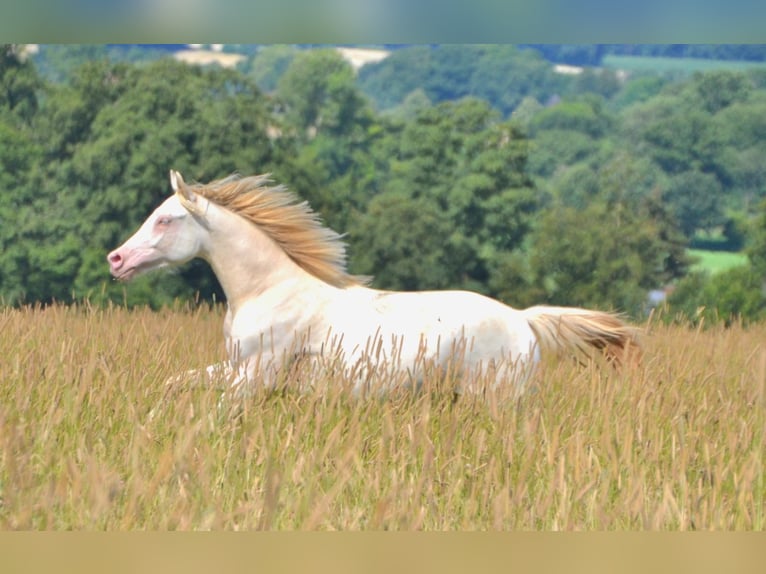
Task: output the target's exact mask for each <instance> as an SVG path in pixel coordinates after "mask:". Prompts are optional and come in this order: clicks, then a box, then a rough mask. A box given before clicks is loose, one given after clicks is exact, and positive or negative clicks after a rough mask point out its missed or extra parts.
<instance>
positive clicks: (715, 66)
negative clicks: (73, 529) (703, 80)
mask: <svg viewBox="0 0 766 574" xmlns="http://www.w3.org/2000/svg"><path fill="white" fill-rule="evenodd" d="M602 66H604V67H605V68H611V69H614V70H625V71H626V72H655V73H675V74H679V73H680V74H693V73H694V72H709V71H712V70H732V71H740V72H741V71H747V70H754V69H766V63H764V62H749V61H736V60H709V59H705V58H662V57H649V56H614V55H609V56H604V59H603V61H602Z"/></svg>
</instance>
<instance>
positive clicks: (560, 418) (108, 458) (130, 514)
mask: <svg viewBox="0 0 766 574" xmlns="http://www.w3.org/2000/svg"><path fill="white" fill-rule="evenodd" d="M221 321H222V313H221V311H220V310H219V309H217V308H213V309H204V308H203V309H199V310H194V311H188V310H187V311H184V310H174V311H162V312H158V313H154V312H150V311H145V310H137V311H127V310H124V309H121V308H108V309H103V310H97V309H89V308H87V307H58V306H54V307H49V308H44V309H42V308H25V309H18V310H12V309H5V310H2V311H0V325H1V326H2V330H1V331H0V356H2V362H0V526H2V527H3V528H5V529H180V530H187V529H230V530H242V529H323V530H334V529H393V530H396V529H429V530H453V529H532V530H543V529H544V530H585V529H610V530H612V529H614V530H620V529H668V530H689V529H757V530H762V529H764V526H765V525H766V519H765V518H764V511H765V510H766V499H765V496H766V485H765V484H764V469H763V464H764V460H763V455H764V432H766V416H765V415H764V410H765V408H766V397H765V394H764V387H765V386H766V326H764V325H760V326H755V327H751V328H748V329H745V328H741V327H733V328H729V329H724V328H719V327H715V328H711V329H709V330H691V329H688V328H684V327H678V326H664V325H655V326H651V327H650V328H649V332H648V334H647V335H646V336H645V341H644V342H645V346H646V350H645V360H644V362H643V363H642V365H640V366H638V367H633V368H628V369H626V370H624V371H622V372H616V371H612V370H610V369H602V368H598V367H596V366H580V365H576V364H574V363H573V362H570V361H558V362H552V361H548V362H546V363H545V364H544V365H543V368H542V370H541V373H540V376H539V377H538V379H537V381H536V386H537V389H536V391H535V392H532V393H529V394H527V395H525V396H524V397H522V398H521V399H520V400H518V401H502V400H498V399H497V397H496V396H494V395H493V394H492V393H489V394H487V395H486V396H481V397H478V396H463V397H461V398H460V399H458V400H457V401H454V402H453V397H452V393H451V392H450V391H449V385H448V383H445V382H439V381H435V380H432V381H426V387H427V389H426V391H425V392H423V393H420V394H414V393H410V392H401V393H393V394H391V396H389V397H388V398H386V399H373V398H362V399H354V398H352V397H351V396H350V395H349V394H348V392H346V391H344V390H343V389H342V388H341V387H342V385H339V386H338V387H334V386H332V385H330V387H329V388H326V389H324V390H321V391H309V392H304V393H298V392H291V391H289V390H288V391H285V392H273V393H266V392H257V393H256V394H255V396H253V397H251V398H249V399H246V400H244V401H242V402H240V403H236V404H230V403H226V402H222V401H220V397H219V393H218V392H217V391H215V390H211V389H203V388H197V389H193V390H177V391H174V392H172V393H169V394H168V393H167V392H166V389H165V388H164V385H163V381H165V380H166V379H167V378H168V377H170V376H172V375H175V374H178V373H179V372H182V371H184V370H185V369H187V368H192V367H197V366H202V365H205V364H208V363H211V362H214V361H217V360H220V359H222V358H223V345H222V340H221ZM296 376H298V375H296ZM328 382H329V381H328ZM158 405H159V406H158ZM152 409H155V412H156V415H155V416H153V417H150V416H149V413H150V411H152Z"/></svg>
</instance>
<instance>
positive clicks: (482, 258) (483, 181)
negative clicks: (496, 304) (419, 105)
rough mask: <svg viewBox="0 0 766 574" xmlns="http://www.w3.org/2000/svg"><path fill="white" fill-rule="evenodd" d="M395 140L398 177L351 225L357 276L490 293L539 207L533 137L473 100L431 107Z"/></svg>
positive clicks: (393, 174) (413, 285)
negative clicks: (532, 170)
mask: <svg viewBox="0 0 766 574" xmlns="http://www.w3.org/2000/svg"><path fill="white" fill-rule="evenodd" d="M396 141H397V143H398V149H394V150H393V152H392V153H391V154H390V155H391V156H392V157H394V158H395V159H394V160H393V161H392V163H391V165H390V168H389V170H390V175H389V178H388V179H387V180H385V181H384V183H383V184H382V186H381V190H380V191H379V192H378V194H377V196H376V197H375V198H374V199H373V200H371V202H370V204H369V206H368V208H367V209H366V211H365V213H364V214H362V215H361V216H360V217H358V218H357V220H356V225H354V226H353V227H352V233H351V238H352V247H353V252H352V266H353V268H354V271H355V272H359V273H366V274H372V275H375V276H376V277H377V278H378V279H377V282H376V285H378V286H381V287H406V288H419V289H429V288H439V287H447V286H449V287H454V288H468V289H474V290H478V291H484V292H486V291H487V290H488V282H489V277H490V276H491V275H492V273H493V268H494V266H495V264H496V263H497V262H499V261H501V260H502V258H503V254H504V253H508V252H511V251H513V250H514V249H517V248H518V247H519V246H520V245H521V243H522V242H523V241H524V237H525V236H526V234H527V233H528V231H529V228H530V225H531V220H532V216H533V213H534V211H535V210H536V208H537V198H536V195H535V193H534V190H533V188H532V185H531V182H530V181H529V178H528V176H527V175H526V159H527V141H526V138H525V137H524V136H523V135H522V134H521V132H520V131H519V130H518V128H517V127H516V126H515V124H513V123H508V122H502V121H499V117H498V114H497V112H495V111H493V110H492V109H491V108H490V107H489V106H488V105H487V104H486V103H485V102H481V101H479V100H476V99H470V98H469V99H465V100H462V101H460V102H458V103H454V104H453V103H442V104H439V105H437V106H433V107H430V108H426V109H423V110H422V111H421V113H420V114H418V116H417V117H416V118H415V120H414V121H412V122H409V123H407V124H406V125H405V126H404V129H403V131H402V133H401V135H400V137H398V138H397V140H396ZM398 204H403V205H401V206H400V205H398ZM411 257H412V258H416V260H415V261H413V262H410V261H404V260H403V259H406V258H411Z"/></svg>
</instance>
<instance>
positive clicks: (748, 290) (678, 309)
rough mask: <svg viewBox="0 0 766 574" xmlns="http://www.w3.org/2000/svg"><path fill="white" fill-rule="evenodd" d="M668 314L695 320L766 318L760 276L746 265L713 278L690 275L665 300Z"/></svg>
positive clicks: (765, 298) (765, 300) (765, 301)
mask: <svg viewBox="0 0 766 574" xmlns="http://www.w3.org/2000/svg"><path fill="white" fill-rule="evenodd" d="M668 306H669V310H670V314H671V315H678V314H680V315H681V316H683V317H685V318H687V319H691V320H694V321H702V320H704V321H706V322H708V323H716V322H718V321H723V322H725V323H726V324H731V323H732V322H733V321H737V320H739V321H744V322H748V323H749V322H752V321H758V320H762V319H764V318H766V293H764V281H763V276H762V275H760V274H759V273H756V272H755V270H754V269H753V268H752V267H750V266H747V265H743V266H737V267H733V268H731V269H729V270H727V271H721V272H720V273H716V274H714V275H709V274H707V273H706V272H697V271H695V272H693V273H691V274H689V276H688V277H685V278H684V279H682V280H681V281H679V283H678V285H677V287H676V289H675V290H674V292H673V293H672V294H671V296H670V297H669V298H668Z"/></svg>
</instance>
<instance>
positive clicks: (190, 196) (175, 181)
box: [170, 169, 197, 206]
mask: <svg viewBox="0 0 766 574" xmlns="http://www.w3.org/2000/svg"><path fill="white" fill-rule="evenodd" d="M170 186H171V187H172V188H173V192H174V193H175V194H176V195H177V196H178V197H179V198H180V199H181V200H182V203H183V204H185V205H187V206H189V205H190V204H194V203H195V202H196V201H197V195H196V194H195V193H194V192H192V191H191V190H190V189H189V187H188V186H187V185H186V182H184V178H183V177H181V174H180V173H178V172H177V171H176V170H174V169H171V170H170Z"/></svg>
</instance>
